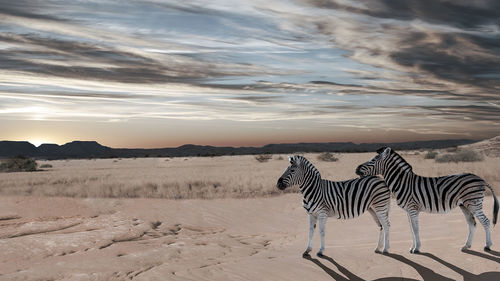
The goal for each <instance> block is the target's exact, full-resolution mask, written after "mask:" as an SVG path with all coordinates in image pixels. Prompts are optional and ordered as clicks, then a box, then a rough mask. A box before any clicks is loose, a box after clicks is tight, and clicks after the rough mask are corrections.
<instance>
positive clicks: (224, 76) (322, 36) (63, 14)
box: [0, 0, 500, 148]
mask: <svg viewBox="0 0 500 281" xmlns="http://www.w3.org/2000/svg"><path fill="white" fill-rule="evenodd" d="M497 135H500V1H497V0H492V1H483V0H477V1H469V0H453V1H452V0H449V1H430V0H409V1H390V0H383V1H380V0H377V1H375V0H363V1H349V0H337V1H335V0H331V1H328V0H288V1H287V0H284V1H274V0H265V1H262V0H246V1H237V0H213V1H200V0H194V1H178V0H174V1H170V0H164V1H160V0H144V1H143V0H129V1H118V0H99V1H93V0H89V1H83V0H78V1H70V0H64V1H58V0H54V1H53V0H41V1H36V0H30V1H28V0H16V1H11V0H0V140H2V139H3V140H27V141H30V142H32V143H33V144H35V145H39V144H40V143H58V144H63V143H66V142H70V141H72V140H95V141H98V142H99V143H101V144H103V145H107V146H111V147H124V148H125V147H129V148H139V147H142V148H153V147H175V146H180V145H183V144H187V143H191V144H200V145H216V146H226V145H227V146H260V145H265V144H268V143H295V142H337V141H352V142H355V143H361V142H399V141H414V140H431V139H457V138H469V139H485V138H490V137H493V136H497Z"/></svg>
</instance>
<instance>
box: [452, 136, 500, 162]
mask: <svg viewBox="0 0 500 281" xmlns="http://www.w3.org/2000/svg"><path fill="white" fill-rule="evenodd" d="M460 148H462V149H474V150H476V151H479V152H482V153H484V154H485V155H488V156H491V157H500V136H496V137H494V138H491V139H487V140H483V141H480V142H476V143H472V144H467V145H462V146H460Z"/></svg>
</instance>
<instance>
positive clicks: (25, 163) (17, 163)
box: [0, 156, 37, 172]
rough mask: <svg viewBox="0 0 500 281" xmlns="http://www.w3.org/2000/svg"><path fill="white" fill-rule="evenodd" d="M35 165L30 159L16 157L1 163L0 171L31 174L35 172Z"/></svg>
mask: <svg viewBox="0 0 500 281" xmlns="http://www.w3.org/2000/svg"><path fill="white" fill-rule="evenodd" d="M36 168H37V163H36V161H35V160H33V159H31V158H26V157H22V156H18V157H15V158H9V159H5V160H3V161H2V163H1V164H0V171H2V172H32V171H36Z"/></svg>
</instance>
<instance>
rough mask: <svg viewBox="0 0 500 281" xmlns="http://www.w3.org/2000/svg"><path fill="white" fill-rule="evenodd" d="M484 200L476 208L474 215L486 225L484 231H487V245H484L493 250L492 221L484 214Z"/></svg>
mask: <svg viewBox="0 0 500 281" xmlns="http://www.w3.org/2000/svg"><path fill="white" fill-rule="evenodd" d="M482 205H483V204H482V201H481V203H480V204H479V205H477V207H474V208H475V211H474V212H473V213H474V215H476V218H477V219H478V220H479V222H481V224H482V225H483V227H484V232H486V246H485V247H484V250H485V251H491V249H490V247H491V245H492V244H493V243H492V242H491V234H490V221H489V220H488V218H487V217H486V216H485V215H484V213H483V208H482V207H483V206H482Z"/></svg>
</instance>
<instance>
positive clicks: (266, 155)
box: [255, 154, 273, 163]
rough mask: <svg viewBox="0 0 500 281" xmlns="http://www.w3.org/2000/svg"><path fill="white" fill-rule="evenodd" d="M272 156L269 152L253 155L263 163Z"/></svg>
mask: <svg viewBox="0 0 500 281" xmlns="http://www.w3.org/2000/svg"><path fill="white" fill-rule="evenodd" d="M272 158H273V156H272V155H271V154H261V155H257V156H255V160H257V161H259V162H260V163H264V162H267V161H269V160H270V159H272Z"/></svg>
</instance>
